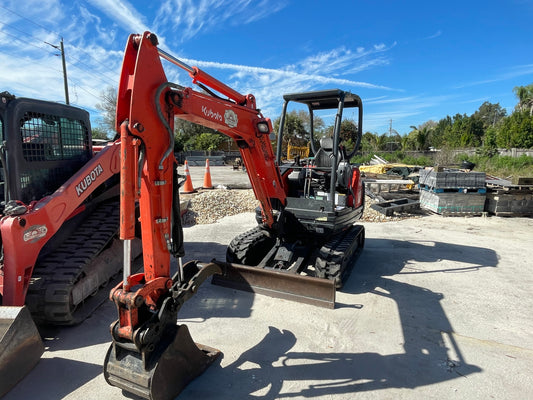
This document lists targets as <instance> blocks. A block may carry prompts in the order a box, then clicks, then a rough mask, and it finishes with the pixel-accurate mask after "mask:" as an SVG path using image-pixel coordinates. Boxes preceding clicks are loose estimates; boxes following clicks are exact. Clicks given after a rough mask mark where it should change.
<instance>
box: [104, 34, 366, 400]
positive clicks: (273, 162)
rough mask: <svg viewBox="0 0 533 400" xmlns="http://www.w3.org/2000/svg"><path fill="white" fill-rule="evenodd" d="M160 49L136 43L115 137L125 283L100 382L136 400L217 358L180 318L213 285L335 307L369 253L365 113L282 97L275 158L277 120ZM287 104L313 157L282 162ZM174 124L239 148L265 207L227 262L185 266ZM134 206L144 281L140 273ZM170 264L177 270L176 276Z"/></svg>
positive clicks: (124, 75) (324, 101)
mask: <svg viewBox="0 0 533 400" xmlns="http://www.w3.org/2000/svg"><path fill="white" fill-rule="evenodd" d="M157 46H158V40H157V37H156V36H155V35H154V34H153V33H150V32H144V33H143V34H135V35H131V36H130V37H129V38H128V42H127V44H126V50H125V54H124V60H123V65H122V71H121V76H120V83H119V89H118V95H117V114H116V121H117V127H116V128H117V132H119V134H120V153H121V156H120V162H121V165H120V168H121V169H120V238H121V239H122V240H123V242H124V246H123V247H124V267H123V270H124V275H123V281H122V282H121V283H120V284H119V285H117V286H116V287H115V289H114V290H113V291H112V292H111V296H110V297H111V300H112V301H113V302H114V303H115V304H116V307H117V313H118V319H117V320H116V321H115V322H114V323H113V324H112V325H111V337H112V344H111V346H110V348H109V351H108V353H107V356H106V359H105V362H104V376H105V379H106V380H107V382H108V383H109V384H111V385H114V386H117V387H119V388H121V389H123V390H125V391H127V392H130V393H133V394H136V395H138V396H142V397H144V398H147V399H172V398H174V397H175V396H177V395H178V394H179V393H180V392H181V390H182V389H183V388H184V387H185V385H186V384H187V383H188V382H190V381H191V380H192V379H194V378H195V377H197V376H199V375H200V374H202V373H203V371H204V370H205V369H206V368H207V367H208V366H209V365H211V364H212V363H213V362H214V360H215V359H216V358H217V356H218V355H219V354H220V352H219V351H218V350H216V349H213V348H210V347H208V346H203V345H199V344H196V343H194V341H193V340H192V338H191V337H190V335H189V333H188V330H187V328H186V326H185V325H178V324H177V317H178V311H179V310H180V309H181V307H182V306H183V305H184V303H185V302H186V301H187V300H188V299H189V298H190V297H191V296H193V295H194V293H196V292H197V290H198V286H199V285H200V284H201V283H202V282H204V281H205V280H206V279H207V278H208V277H210V276H213V281H216V282H218V283H221V284H228V285H235V287H238V288H239V289H249V290H254V291H260V292H262V293H267V294H270V295H278V296H279V295H281V296H286V297H287V298H290V299H292V300H298V301H304V302H307V303H311V304H316V305H320V306H324V307H330V308H332V307H333V306H334V304H335V289H336V288H338V287H340V286H342V283H343V281H344V280H345V279H346V278H347V277H348V275H349V271H350V269H351V267H352V264H353V261H354V259H355V257H356V255H357V254H358V252H359V251H360V250H361V248H362V247H363V244H364V229H363V228H362V226H358V225H355V224H354V223H355V222H356V221H357V220H358V219H359V218H360V217H361V215H362V212H363V208H364V203H363V185H362V182H361V177H360V174H359V169H358V168H357V166H354V165H351V164H350V158H351V157H352V156H353V155H354V154H355V152H356V151H357V149H358V147H359V144H360V141H361V135H362V102H361V99H360V98H359V97H358V96H357V95H354V94H351V93H349V92H346V91H343V90H339V89H334V90H326V91H320V92H310V93H296V94H289V95H286V96H285V97H284V98H285V105H284V109H283V114H282V123H281V124H280V125H281V127H282V128H281V130H280V132H279V134H278V141H277V152H276V153H277V154H276V155H275V154H274V150H273V146H272V141H271V140H272V137H274V136H275V135H274V134H273V132H272V131H273V129H272V123H271V120H270V119H268V118H265V117H264V116H263V115H262V114H261V112H260V110H259V109H258V108H257V106H256V99H255V97H254V96H253V95H252V94H248V95H242V94H240V93H239V92H237V91H235V90H234V89H232V88H230V87H229V86H227V85H225V84H224V83H222V82H220V81H218V80H216V79H215V78H213V77H212V76H210V75H208V74H207V73H205V72H203V71H201V70H200V69H198V68H197V67H191V66H189V65H187V64H185V63H183V62H182V61H180V60H178V59H176V58H175V57H173V56H172V55H170V54H168V53H166V52H165V51H163V50H161V49H159V48H158V47H157ZM162 60H165V61H168V62H169V63H171V64H174V65H175V66H177V67H179V68H181V69H184V70H185V71H187V72H188V73H189V76H190V77H191V78H192V81H193V83H195V84H197V85H198V86H199V87H200V88H201V89H202V91H201V92H200V91H195V90H193V89H191V88H190V87H182V86H180V85H177V84H175V83H171V82H169V81H168V80H167V77H166V74H165V71H164V69H163V64H162ZM291 102H292V103H298V104H299V105H300V106H302V105H303V106H304V107H307V108H308V110H309V112H310V114H311V132H310V134H311V139H310V140H311V142H310V143H311V149H312V151H313V155H311V156H309V157H308V158H307V159H305V160H301V159H297V160H294V161H293V162H289V163H284V162H283V161H282V150H283V148H284V143H285V141H284V139H283V138H284V133H283V125H284V123H283V120H284V119H285V116H286V112H287V105H288V104H289V103H291ZM347 108H353V109H356V110H358V113H357V115H358V121H357V123H356V129H354V130H352V133H351V136H350V137H349V138H345V139H347V142H350V143H351V148H349V149H348V150H347V147H345V146H343V143H341V135H340V132H341V122H342V115H343V112H344V111H345V109H347ZM319 110H332V112H333V114H334V115H335V125H334V129H333V131H332V133H331V135H330V136H329V138H326V139H324V140H322V141H320V146H318V142H319V141H318V139H319V138H316V137H315V136H314V133H313V124H312V121H313V113H314V112H318V111H319ZM175 118H180V119H184V120H187V121H190V122H193V123H196V124H200V125H203V126H206V127H209V128H212V129H215V130H217V131H218V132H221V133H223V134H225V135H226V136H228V137H230V138H231V139H233V140H234V141H235V143H236V144H237V146H238V148H239V150H240V154H241V159H242V161H243V165H244V167H245V169H246V172H247V173H248V177H249V178H250V181H251V184H252V187H253V190H254V193H255V195H256V197H257V199H258V200H259V203H260V209H259V211H258V215H257V219H258V226H257V227H256V228H254V229H253V230H251V231H249V232H244V233H243V234H241V235H239V236H238V237H237V238H235V239H234V241H232V243H231V244H230V246H229V248H228V253H227V260H226V261H212V262H210V263H208V264H204V263H201V262H197V261H193V262H189V263H187V264H185V265H182V263H181V257H182V256H183V255H184V245H183V243H184V242H183V230H182V226H181V220H180V213H179V198H178V196H179V191H178V190H177V187H178V175H177V172H176V159H175V158H174V154H173V148H174V120H175ZM315 141H316V144H315ZM137 203H138V204H139V210H140V224H141V233H142V250H143V271H142V272H141V273H137V274H132V272H131V262H130V260H131V255H130V244H131V243H130V242H131V240H132V239H133V238H134V235H135V228H134V226H135V213H134V207H135V204H137ZM171 258H177V260H178V262H177V264H178V265H179V268H178V271H177V273H175V274H174V275H173V276H171V275H170V261H171ZM215 278H216V279H215Z"/></svg>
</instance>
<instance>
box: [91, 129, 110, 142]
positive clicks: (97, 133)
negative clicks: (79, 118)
mask: <svg viewBox="0 0 533 400" xmlns="http://www.w3.org/2000/svg"><path fill="white" fill-rule="evenodd" d="M91 134H92V138H93V139H109V136H108V133H107V132H106V131H105V130H104V129H102V128H100V127H96V128H93V129H92V132H91Z"/></svg>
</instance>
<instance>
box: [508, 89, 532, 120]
mask: <svg viewBox="0 0 533 400" xmlns="http://www.w3.org/2000/svg"><path fill="white" fill-rule="evenodd" d="M513 92H514V93H515V95H516V97H518V105H517V108H518V110H520V111H524V110H528V111H529V115H533V83H532V84H530V85H527V86H516V87H515V88H514V89H513Z"/></svg>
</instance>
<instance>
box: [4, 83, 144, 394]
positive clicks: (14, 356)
mask: <svg viewBox="0 0 533 400" xmlns="http://www.w3.org/2000/svg"><path fill="white" fill-rule="evenodd" d="M119 150H120V145H119V144H118V143H112V144H109V145H108V146H104V147H103V148H102V149H101V150H99V151H98V152H96V151H95V149H93V146H92V138H91V126H90V120H89V114H88V113H87V112H86V111H84V110H81V109H79V108H77V107H72V106H67V105H63V104H59V103H54V102H47V101H42V100H35V99H28V98H17V97H15V96H13V95H11V94H9V93H7V92H3V93H1V94H0V178H1V179H0V184H1V188H0V217H1V219H0V230H1V240H0V244H1V257H0V300H1V307H0V397H1V396H2V395H3V394H4V393H5V392H6V391H8V390H9V389H10V388H11V387H12V386H14V385H15V384H16V383H17V381H18V380H19V379H20V378H22V377H23V376H24V375H25V374H26V373H27V372H28V371H29V370H30V369H31V368H32V367H33V366H34V365H35V364H36V363H37V362H38V360H39V358H40V356H41V354H42V353H43V350H44V347H43V344H42V341H41V338H40V335H39V332H38V330H37V328H36V326H35V324H34V321H35V322H37V323H38V324H59V325H69V324H74V323H77V322H80V321H82V320H83V319H84V318H86V317H87V316H88V315H90V313H91V312H92V311H93V310H94V308H95V307H96V306H98V305H100V304H101V303H102V301H105V299H106V298H107V293H108V291H109V289H108V290H102V289H103V288H104V287H105V286H106V284H107V283H108V282H109V281H110V280H111V279H112V278H113V277H114V276H115V275H116V274H118V273H120V270H121V269H122V264H123V262H122V254H123V251H122V242H121V241H120V240H118V237H117V233H118V228H119V219H118V217H119V215H118V214H119V212H118V211H119V191H118V188H119V180H118V177H119V175H118V174H119V171H120V161H119V156H120V152H119ZM95 153H96V154H95ZM138 247H139V246H138V241H136V242H135V244H134V249H135V252H136V253H137V254H138V249H137V248H138ZM99 290H100V291H99ZM102 295H103V296H102ZM30 312H31V314H30Z"/></svg>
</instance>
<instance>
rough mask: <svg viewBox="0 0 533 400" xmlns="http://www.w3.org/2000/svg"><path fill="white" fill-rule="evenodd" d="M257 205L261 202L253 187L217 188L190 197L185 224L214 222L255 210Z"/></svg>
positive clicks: (184, 217)
mask: <svg viewBox="0 0 533 400" xmlns="http://www.w3.org/2000/svg"><path fill="white" fill-rule="evenodd" d="M257 206H259V202H258V201H257V199H256V198H255V195H254V192H253V190H251V189H250V190H226V189H215V190H210V191H206V192H201V193H198V194H196V195H194V196H192V197H191V198H190V200H189V207H188V208H187V212H186V213H185V215H184V216H183V224H184V225H185V226H190V225H195V224H212V223H214V222H217V221H218V220H219V219H221V218H223V217H226V216H229V215H236V214H240V213H245V212H255V209H256V208H257Z"/></svg>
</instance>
